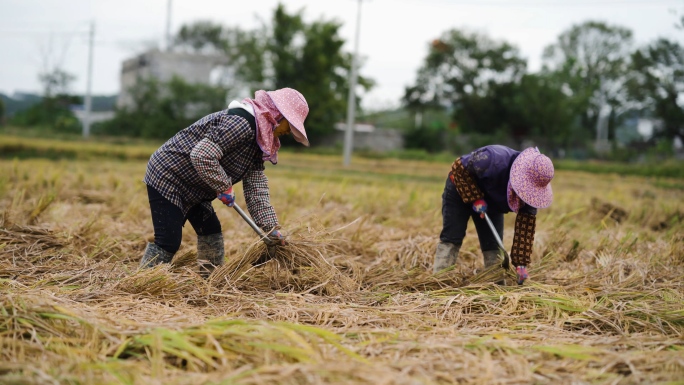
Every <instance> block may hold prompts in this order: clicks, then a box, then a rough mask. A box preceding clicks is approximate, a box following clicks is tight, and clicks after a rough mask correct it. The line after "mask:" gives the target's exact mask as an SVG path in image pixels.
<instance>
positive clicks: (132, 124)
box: [93, 77, 227, 139]
mask: <svg viewBox="0 0 684 385" xmlns="http://www.w3.org/2000/svg"><path fill="white" fill-rule="evenodd" d="M130 92H131V95H132V98H133V101H134V102H133V106H134V107H132V108H123V109H120V110H117V111H116V115H115V117H114V119H112V120H110V121H107V122H103V123H100V124H97V125H95V127H94V128H93V132H95V133H100V134H106V135H114V136H117V135H121V136H131V137H142V138H159V139H164V138H169V137H171V136H173V135H175V134H176V133H177V132H178V131H180V130H182V129H184V128H186V127H187V126H189V125H191V124H192V123H193V122H195V121H197V120H198V119H200V118H201V117H203V116H205V115H207V114H210V113H212V112H216V111H219V110H222V109H224V108H225V107H226V105H225V97H226V93H227V89H226V88H224V87H220V86H209V85H204V84H189V83H186V82H185V81H183V80H182V79H180V78H177V77H174V78H173V79H172V80H171V81H169V82H168V83H161V82H159V81H157V80H155V79H149V80H140V81H139V82H138V83H137V84H136V86H135V87H132V88H131V90H130Z"/></svg>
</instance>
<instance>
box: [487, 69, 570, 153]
mask: <svg viewBox="0 0 684 385" xmlns="http://www.w3.org/2000/svg"><path fill="white" fill-rule="evenodd" d="M493 99H494V100H498V101H499V102H500V103H501V104H502V108H501V110H502V111H504V112H505V114H506V115H505V119H506V121H507V122H508V125H509V126H510V128H511V133H512V136H513V138H514V139H516V140H517V142H518V143H521V142H522V140H524V139H529V140H533V141H534V142H535V143H537V144H539V145H540V146H545V147H547V148H549V149H560V148H567V147H570V146H576V145H578V144H581V141H580V142H579V143H578V141H577V139H578V138H576V137H575V135H574V131H575V130H574V124H575V116H574V114H573V107H572V101H571V100H570V99H569V98H568V97H567V95H565V94H564V93H563V92H562V91H561V90H560V89H559V88H558V87H557V86H556V84H555V82H554V81H553V79H550V78H549V77H546V76H543V75H537V74H527V75H524V76H523V77H522V78H521V79H520V81H519V82H517V83H508V84H505V85H503V86H502V87H499V89H498V91H497V92H496V93H495V94H494V95H493Z"/></svg>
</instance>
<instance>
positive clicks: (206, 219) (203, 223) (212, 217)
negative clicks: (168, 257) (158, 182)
mask: <svg viewBox="0 0 684 385" xmlns="http://www.w3.org/2000/svg"><path fill="white" fill-rule="evenodd" d="M147 196H148V197H149V199H150V211H151V212H152V226H154V243H155V244H156V245H157V246H159V247H161V248H162V249H164V250H166V251H168V252H169V253H172V254H173V253H175V252H176V251H178V249H179V248H180V245H181V239H182V235H183V225H185V221H190V224H191V225H192V228H193V229H195V232H196V233H197V235H211V234H218V233H220V232H221V222H219V220H218V217H217V216H216V213H215V212H213V211H212V212H210V211H209V210H207V209H206V208H204V207H202V205H199V204H198V205H195V206H193V207H192V208H191V209H190V210H189V211H188V214H187V215H183V211H182V210H181V209H180V207H178V206H176V205H174V204H173V203H171V201H169V200H168V199H166V198H164V197H163V196H162V195H161V194H160V193H159V192H158V191H157V190H155V189H153V188H152V187H150V186H147Z"/></svg>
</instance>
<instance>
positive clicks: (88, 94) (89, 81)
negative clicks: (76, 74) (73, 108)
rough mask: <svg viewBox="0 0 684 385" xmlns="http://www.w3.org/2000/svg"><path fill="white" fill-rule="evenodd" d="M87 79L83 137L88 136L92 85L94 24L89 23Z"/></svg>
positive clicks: (92, 22)
mask: <svg viewBox="0 0 684 385" xmlns="http://www.w3.org/2000/svg"><path fill="white" fill-rule="evenodd" d="M88 35H89V36H88V79H87V80H86V95H85V106H84V110H85V111H84V115H83V137H84V138H88V137H89V136H90V110H91V108H92V96H91V88H92V85H93V45H94V44H93V43H94V40H95V22H94V21H91V22H90V32H89V33H88Z"/></svg>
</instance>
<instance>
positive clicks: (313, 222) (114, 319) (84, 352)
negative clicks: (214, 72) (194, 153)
mask: <svg viewBox="0 0 684 385" xmlns="http://www.w3.org/2000/svg"><path fill="white" fill-rule="evenodd" d="M341 164H342V161H341V158H340V157H332V156H313V155H307V154H305V153H304V154H293V153H286V154H282V156H281V160H280V164H279V165H278V166H275V167H273V166H270V167H267V171H266V173H267V175H268V177H269V180H270V187H271V199H272V203H273V205H274V207H275V208H276V212H277V213H278V215H279V220H280V222H281V225H282V226H283V231H284V233H285V234H287V235H288V239H289V240H290V241H291V243H290V245H289V246H287V247H286V248H285V249H282V250H280V251H279V253H280V254H279V256H277V257H276V258H275V259H274V260H271V261H270V262H267V263H264V264H261V265H257V266H253V265H252V263H251V262H254V259H255V256H257V257H258V255H259V254H261V253H263V252H264V249H265V246H264V245H263V244H262V243H260V241H259V239H258V237H257V236H256V235H255V233H254V232H253V231H252V229H251V228H250V227H249V226H248V225H247V223H245V222H244V221H243V220H242V219H241V218H240V217H239V215H238V214H237V213H236V212H235V211H234V210H232V209H229V208H226V207H224V206H223V205H221V204H220V202H218V201H216V202H215V203H214V207H215V209H216V210H217V212H218V216H219V219H220V220H221V223H222V225H223V233H224V237H225V248H226V264H225V265H224V266H223V267H221V268H220V269H218V270H216V271H215V272H214V273H213V274H212V276H210V277H209V279H207V280H205V279H203V278H202V277H201V276H200V275H199V274H198V272H197V262H196V252H195V246H196V243H197V242H196V235H195V233H194V231H193V230H192V227H191V226H190V225H189V224H188V225H186V227H185V228H184V230H183V231H184V234H183V245H182V247H181V250H180V251H179V252H178V253H177V254H176V257H175V259H174V261H173V263H172V264H171V265H166V266H160V267H156V268H154V269H150V270H142V271H141V270H138V263H139V260H140V257H141V256H142V253H143V250H144V248H145V244H146V242H147V241H149V240H151V239H152V237H153V233H152V224H151V220H150V213H149V206H148V202H147V194H146V192H145V186H144V184H143V183H142V182H141V179H142V177H143V174H144V171H145V165H146V162H145V161H144V160H135V159H134V160H118V161H116V160H106V159H100V160H97V159H91V160H83V159H82V160H56V161H55V160H47V159H37V158H35V159H22V160H11V159H3V160H0V345H1V351H0V383H3V384H165V385H167V384H373V385H379V384H551V383H553V384H655V383H659V384H684V189H683V188H682V182H681V181H680V180H674V181H663V180H658V181H656V180H653V179H645V178H639V177H624V176H619V175H610V174H609V175H595V174H586V173H581V172H570V171H565V172H564V171H557V173H556V177H555V179H554V180H553V187H554V191H555V201H554V204H553V205H552V206H551V207H550V208H548V209H545V210H540V212H539V215H538V219H537V235H536V242H535V249H534V253H533V263H532V266H531V270H530V279H529V280H528V281H527V282H526V283H525V284H524V285H523V286H518V285H515V284H514V283H513V282H512V281H511V280H510V279H509V280H507V282H508V283H509V285H506V286H499V285H495V284H493V283H492V281H493V280H492V279H491V277H486V276H484V277H483V273H482V268H483V262H482V256H481V253H480V251H479V244H478V240H477V235H476V234H475V229H474V226H472V224H471V225H470V227H469V229H468V236H467V237H466V241H465V243H464V246H463V248H462V252H461V255H460V257H459V260H458V262H457V266H456V268H455V269H453V270H451V271H447V272H444V273H442V274H439V275H434V274H432V259H433V253H434V248H435V246H436V243H437V240H438V234H439V231H440V229H441V211H440V209H441V193H442V189H443V186H444V181H445V178H446V174H447V172H448V170H449V167H450V165H449V164H440V163H427V162H416V161H399V160H368V159H354V162H353V166H352V167H350V168H349V169H344V168H342V167H341ZM237 187H238V188H237V202H238V204H240V205H241V206H242V207H243V208H244V207H246V205H245V203H244V198H243V196H242V190H241V186H240V185H237ZM514 219H515V218H514V215H513V214H509V215H507V216H506V232H505V236H504V243H505V244H506V245H507V246H508V247H509V248H510V245H511V242H512V236H513V224H514Z"/></svg>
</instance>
